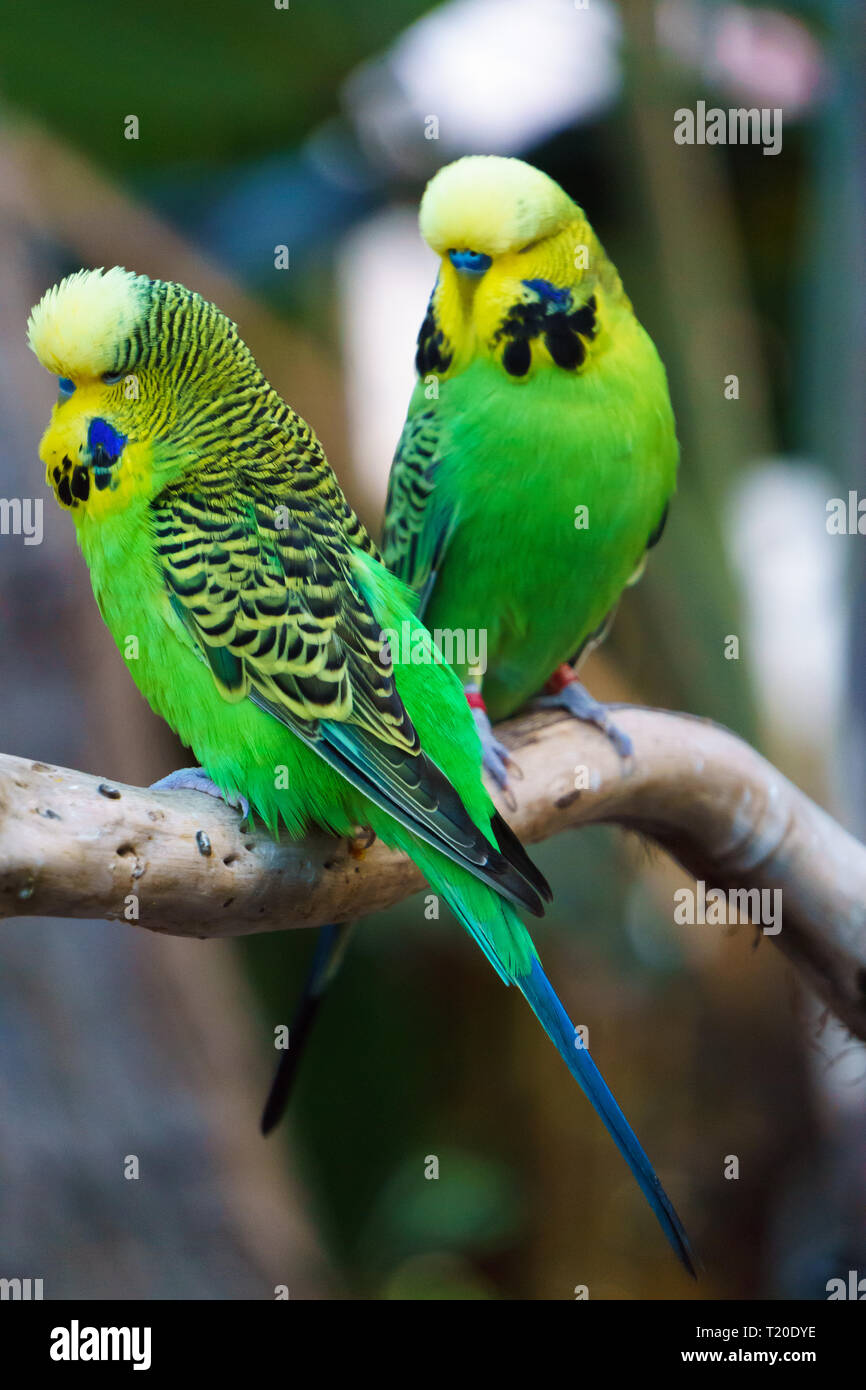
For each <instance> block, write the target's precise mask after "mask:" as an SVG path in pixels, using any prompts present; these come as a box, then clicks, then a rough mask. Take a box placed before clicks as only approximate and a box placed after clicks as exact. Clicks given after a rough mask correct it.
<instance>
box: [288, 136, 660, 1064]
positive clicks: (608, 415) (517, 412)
mask: <svg viewBox="0 0 866 1390" xmlns="http://www.w3.org/2000/svg"><path fill="white" fill-rule="evenodd" d="M419 220H420V227H421V233H422V235H423V237H424V239H425V240H426V241H427V243H428V245H429V246H430V247H431V248H432V249H433V250H434V251H435V252H436V253H437V255H438V256H439V258H440V263H439V270H438V275H437V278H436V283H435V286H434V289H433V293H432V296H431V298H430V302H429V305H428V308H427V312H426V315H425V317H424V320H423V322H422V324H421V330H420V332H419V335H418V344H417V353H416V358H415V365H416V369H417V374H418V380H417V383H416V386H415V390H414V393H413V395H412V398H411V401H410V403H409V413H408V418H407V420H406V424H405V426H404V428H403V432H402V436H401V438H400V442H399V444H398V447H397V452H396V456H395V459H394V463H393V467H392V470H391V478H390V485H389V489H388V501H387V507H386V514H385V527H384V539H383V546H382V550H383V557H384V559H385V561H386V563H387V564H388V566H389V567H390V568H391V570H392V571H393V572H394V573H395V574H397V575H398V576H399V577H400V578H401V579H403V580H405V581H406V582H407V583H408V584H410V585H411V586H412V588H413V589H415V590H416V591H417V592H418V594H419V600H420V601H419V612H420V613H421V614H422V615H423V617H424V621H425V623H426V624H427V626H428V628H430V629H431V630H432V631H433V632H434V633H437V632H438V633H440V634H443V635H447V636H448V637H449V640H450V642H451V654H452V655H453V656H454V657H455V660H454V666H455V669H456V670H457V672H458V674H459V676H460V679H461V681H462V683H463V686H464V689H465V691H466V695H467V699H468V701H469V704H470V705H471V707H472V710H473V714H474V717H475V720H476V724H477V727H478V731H479V734H480V736H481V740H482V748H483V758H484V765H485V767H486V768H487V770H488V772H489V773H490V774H491V775H492V776H493V777H494V779H495V780H496V781H497V782H498V783H499V784H500V786H501V787H502V788H503V789H504V790H505V792H506V795H507V796H510V795H511V792H510V787H509V785H508V763H509V757H508V753H507V751H506V749H505V747H504V745H503V744H502V743H501V742H500V740H499V739H497V738H496V735H495V733H494V731H493V728H492V725H491V719H492V720H494V721H496V720H500V719H504V718H506V717H507V716H508V715H510V714H513V713H514V712H515V710H517V709H519V708H520V706H521V705H523V704H525V703H526V701H527V700H529V699H530V697H531V696H533V695H537V696H538V700H537V703H538V704H540V705H542V706H544V705H547V706H560V707H562V708H564V709H566V710H569V711H571V713H573V714H574V715H576V716H577V717H578V718H580V719H585V720H588V721H589V722H591V723H593V724H597V725H598V726H599V727H600V728H601V729H603V730H604V732H605V733H606V734H607V736H608V737H609V738H610V739H611V741H612V742H613V744H614V746H615V747H616V748H617V750H618V751H619V752H620V754H622V755H624V756H625V755H628V754H629V753H630V752H631V744H630V742H629V740H628V738H627V737H626V736H625V735H624V734H622V733H621V731H620V730H619V729H617V727H616V725H615V724H614V723H613V721H612V720H611V719H610V716H609V714H608V711H607V710H606V709H605V707H604V706H603V705H601V704H599V703H598V702H597V701H596V700H593V699H592V697H591V696H590V695H589V694H588V693H587V691H586V690H585V689H584V687H583V686H582V685H581V684H580V682H579V681H578V680H577V678H576V675H575V669H574V668H575V666H576V665H577V664H578V662H579V660H580V658H581V657H582V656H585V655H586V654H587V653H588V652H589V650H590V649H591V648H592V647H593V646H594V645H595V644H596V643H597V642H598V641H600V640H601V638H602V637H603V635H604V633H605V631H606V630H607V628H608V626H609V624H610V621H611V619H612V617H613V613H614V610H615V608H616V604H617V601H618V599H619V597H620V595H621V593H622V591H623V589H624V588H625V586H626V585H627V584H628V583H630V582H632V581H633V580H634V579H636V578H637V577H638V576H639V574H640V571H641V569H642V566H643V563H644V560H645V557H646V554H647V551H648V550H649V549H650V547H651V546H653V545H654V544H655V543H656V541H657V540H658V539H659V537H660V536H661V532H662V528H663V526H664V521H665V517H666V515H667V508H668V503H669V500H670V497H671V494H672V492H673V490H674V485H675V481H676V468H677V454H678V450H677V441H676V433H675V429H674V418H673V412H672V409H671V403H670V397H669V395H668V386H667V380H666V377H665V371H664V367H663V366H662V364H661V361H660V360H659V356H658V353H657V352H656V350H655V347H654V346H653V344H652V341H651V340H650V338H649V336H648V335H647V333H646V332H645V331H644V329H643V328H642V327H641V325H640V324H639V323H638V321H637V319H636V317H635V314H634V311H633V309H632V306H631V304H630V302H629V300H628V298H627V297H626V295H625V292H624V290H623V288H622V284H621V282H620V278H619V276H618V274H617V272H616V270H615V269H614V267H613V265H612V264H611V262H610V261H609V260H608V258H607V256H606V255H605V253H604V250H603V249H602V247H601V245H600V243H599V241H598V239H597V237H596V236H595V233H594V232H593V230H592V228H591V226H590V225H589V223H588V221H587V219H586V216H585V215H584V213H583V212H582V211H581V209H580V208H579V207H578V206H577V204H576V203H575V202H573V201H572V199H571V198H569V197H568V195H567V194H566V193H565V192H564V191H563V190H562V189H561V188H560V187H559V185H558V184H556V183H555V182H554V181H553V179H551V178H549V177H548V176H547V175H546V174H543V173H542V172H541V171H540V170H538V169H534V168H532V167H531V166H530V165H528V164H525V163H523V162H522V161H521V160H518V159H505V158H501V157H499V156H485V155H480V156H469V157H467V158H465V159H460V160H457V161H456V163H454V164H449V165H447V166H446V167H445V168H443V169H441V170H440V171H439V172H438V173H437V174H436V175H435V176H434V178H433V179H431V181H430V183H429V184H428V186H427V189H426V191H425V193H424V196H423V198H422V201H421V209H420V219H419ZM443 645H444V644H443ZM479 654H481V655H482V657H483V662H482V663H481V664H482V665H483V669H473V665H472V663H473V661H475V660H476V659H477V658H478V656H479ZM542 690H545V691H546V693H544V694H539V692H541V691H542ZM337 945H339V946H340V947H342V946H343V945H344V941H343V938H342V937H341V938H340V939H339V941H338V942H337V943H336V944H335V946H334V952H335V953H336V947H337ZM333 968H334V962H333V961H331V960H330V959H329V958H328V956H327V955H322V954H321V953H320V954H319V956H318V959H317V967H316V973H315V974H314V976H313V977H312V981H311V984H312V988H313V989H314V990H317V991H318V992H319V993H318V994H317V996H316V997H319V994H320V992H321V987H322V984H321V982H322V980H323V979H324V978H326V977H329V976H330V975H331V974H333ZM309 992H310V987H309V986H308V995H309ZM308 1012H309V1006H308V1002H307V999H306V997H305V1001H304V1003H303V1004H302V1006H301V1013H302V1014H303V1015H306V1014H307V1013H308ZM296 1060H297V1054H296Z"/></svg>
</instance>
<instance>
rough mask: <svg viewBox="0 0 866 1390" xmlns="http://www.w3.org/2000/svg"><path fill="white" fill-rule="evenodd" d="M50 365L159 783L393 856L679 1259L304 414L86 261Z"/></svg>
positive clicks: (151, 289) (494, 819) (75, 490)
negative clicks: (542, 1056)
mask: <svg viewBox="0 0 866 1390" xmlns="http://www.w3.org/2000/svg"><path fill="white" fill-rule="evenodd" d="M29 336H30V343H31V346H32V347H33V349H34V351H35V352H36V354H37V356H38V357H39V359H40V361H41V362H42V364H43V366H45V367H46V368H47V369H48V370H49V371H50V372H53V373H54V374H55V375H57V377H58V378H59V393H60V398H59V400H58V403H57V405H56V406H55V408H54V411H53V414H52V418H51V423H50V424H49V427H48V429H47V431H46V433H45V435H44V438H43V440H42V446H41V457H42V459H43V461H44V463H45V466H46V470H47V478H48V482H49V484H50V485H51V487H52V488H53V490H54V493H55V495H56V497H57V500H58V502H59V503H60V505H61V506H62V507H63V508H64V509H66V510H68V511H69V512H70V514H71V516H72V519H73V521H74V523H75V528H76V533H77V537H78V542H79V545H80V547H81V550H82V553H83V554H84V557H85V559H86V561H87V563H88V566H89V568H90V574H91V579H92V583H93V590H94V594H95V596H96V600H97V603H98V604H99V607H100V611H101V612H102V615H103V617H104V619H105V621H106V623H107V624H108V627H109V629H110V630H111V632H112V635H113V636H114V639H115V641H116V642H117V644H118V646H119V647H120V650H121V652H124V653H127V652H129V651H130V644H129V640H128V639H129V638H130V637H132V636H134V637H136V638H137V643H136V647H137V655H136V657H135V659H132V658H131V656H130V657H129V658H128V659H127V664H128V668H129V671H130V674H131V675H132V676H133V678H134V680H135V681H136V684H137V685H138V686H139V688H140V689H141V691H142V693H143V694H144V695H145V696H146V698H147V699H148V700H149V702H150V704H151V705H152V706H153V708H154V709H155V710H156V711H157V712H158V713H159V714H161V715H162V716H163V717H164V718H165V719H166V720H167V721H168V722H169V724H170V725H171V726H172V728H174V729H175V730H176V731H177V733H178V734H179V736H180V737H181V739H182V740H183V741H184V742H185V743H186V744H188V745H189V746H190V747H191V748H192V749H193V750H194V752H195V754H196V756H197V758H198V759H199V761H200V763H201V768H200V769H190V770H187V772H186V773H184V774H183V775H182V776H181V777H179V778H178V779H176V782H175V784H176V785H193V786H199V787H200V788H201V789H202V790H204V791H210V792H212V793H217V794H221V795H223V796H224V797H225V798H226V799H227V800H237V799H241V800H242V801H243V802H245V803H249V806H251V807H252V809H253V811H255V812H256V813H257V814H258V815H259V816H260V817H261V818H262V819H263V820H264V822H265V823H266V824H267V825H268V826H270V827H271V828H272V829H274V830H276V829H277V827H278V826H279V824H280V823H281V822H282V823H283V824H284V825H285V826H286V827H287V828H288V830H289V832H290V833H291V834H293V835H300V834H302V833H303V832H304V831H305V830H306V829H307V828H308V827H310V826H312V825H316V826H321V827H323V828H325V829H326V830H329V831H331V832H333V833H334V834H337V835H351V834H352V833H353V832H354V831H355V829H356V827H357V826H359V825H369V826H371V827H372V829H373V830H374V831H375V833H376V834H377V835H378V836H380V837H381V839H382V840H384V841H385V842H386V843H387V844H389V845H394V846H398V847H399V848H401V849H403V850H404V851H406V852H407V853H408V854H409V855H410V856H411V857H412V859H413V860H414V861H415V862H416V863H417V864H418V866H419V867H420V868H421V870H422V872H423V873H424V874H425V876H426V877H427V879H428V881H429V883H430V884H431V886H432V887H433V889H434V890H435V891H436V892H437V893H440V894H441V895H442V897H443V898H444V899H445V900H446V902H447V903H448V904H449V905H450V907H451V908H452V910H453V911H454V913H455V914H456V916H457V917H458V918H459V920H460V921H461V922H462V923H463V925H464V926H465V927H466V928H467V929H468V931H469V932H470V934H471V935H472V936H473V937H474V939H475V941H476V942H477V943H478V945H479V946H480V947H481V949H482V950H483V952H484V953H485V955H486V956H487V958H488V959H489V960H490V962H491V963H492V964H493V966H494V968H495V969H496V970H497V971H498V973H499V974H500V976H501V977H502V978H503V979H504V980H505V981H506V982H514V983H516V984H517V985H518V987H519V988H520V990H521V992H522V993H523V994H524V995H525V997H526V998H527V1000H528V1002H529V1003H530V1005H531V1007H532V1009H533V1011H534V1012H535V1014H536V1016H537V1017H538V1018H539V1020H540V1022H541V1023H542V1025H543V1027H544V1028H545V1030H546V1031H547V1033H548V1035H549V1036H550V1038H551V1039H552V1041H553V1042H554V1044H555V1046H556V1047H557V1049H558V1051H559V1052H560V1054H561V1055H562V1057H563V1058H564V1060H565V1061H566V1063H567V1065H568V1067H569V1069H570V1070H571V1072H572V1073H573V1075H574V1076H575V1077H576V1079H577V1080H578V1081H579V1082H580V1084H581V1086H582V1087H583V1089H584V1091H585V1092H586V1093H587V1095H588V1096H589V1097H590V1099H591V1100H592V1102H593V1104H594V1105H595V1106H596V1108H597V1109H598V1111H599V1113H600V1114H601V1116H602V1118H603V1120H604V1122H605V1124H606V1125H607V1127H608V1129H609V1130H610V1132H611V1134H612V1136H613V1138H614V1140H615V1141H616V1143H617V1145H618V1147H619V1148H620V1151H621V1152H622V1153H623V1155H624V1156H625V1158H626V1160H627V1161H628V1163H629V1165H630V1166H631V1168H632V1171H633V1172H634V1173H635V1176H636V1178H637V1180H638V1182H639V1184H640V1186H641V1188H642V1190H643V1191H644V1193H645V1195H646V1197H647V1199H648V1201H649V1202H650V1204H651V1205H652V1207H653V1210H654V1211H655V1213H656V1215H657V1217H658V1219H659V1221H660V1223H661V1225H662V1227H663V1229H664V1231H665V1234H666V1235H667V1237H668V1239H669V1240H670V1242H671V1244H672V1245H673V1247H674V1249H675V1250H676V1251H677V1253H678V1255H679V1256H680V1258H681V1259H682V1260H683V1262H684V1263H685V1264H686V1266H687V1267H688V1268H690V1269H691V1262H690V1257H689V1252H688V1245H687V1242H686V1238H685V1235H684V1233H683V1230H682V1227H681V1225H680V1223H679V1220H678V1218H677V1216H676V1213H675V1212H674V1210H673V1208H672V1206H671V1203H670V1201H669V1199H668V1198H667V1196H666V1194H665V1193H664V1191H663V1189H662V1187H661V1185H660V1183H659V1181H658V1178H657V1177H656V1176H655V1174H654V1172H653V1170H652V1167H651V1165H650V1163H649V1160H648V1159H647V1158H646V1155H645V1154H644V1153H643V1151H642V1149H641V1148H640V1146H639V1144H638V1142H637V1140H636V1138H635V1136H634V1134H633V1133H632V1131H631V1129H630V1128H629V1126H628V1124H627V1122H626V1120H625V1118H624V1116H623V1115H622V1112H621V1111H620V1110H619V1107H618V1106H617V1105H616V1102H615V1101H614V1099H613V1097H612V1095H611V1094H610V1091H609V1090H608V1088H607V1087H606V1085H605V1083H604V1081H603V1080H602V1078H601V1076H600V1074H599V1073H598V1071H597V1069H596V1067H595V1065H594V1063H593V1062H592V1060H591V1058H590V1056H589V1053H588V1052H587V1051H586V1050H585V1049H584V1048H582V1047H580V1046H576V1045H575V1041H576V1035H575V1030H574V1028H573V1026H572V1024H571V1023H570V1021H569V1019H568V1017H567V1015H566V1013H565V1011H564V1010H563V1008H562V1006H561V1004H560V1003H559V1001H558V999H557V997H556V995H555V993H554V992H553V990H552V988H551V986H550V984H549V982H548V981H547V979H546V977H545V975H544V973H543V971H542V970H541V967H540V965H539V963H538V958H537V955H536V952H535V949H534V947H533V945H532V941H531V939H530V936H529V933H528V932H527V930H526V928H525V926H524V924H523V922H522V921H521V919H520V917H519V916H518V914H517V911H516V910H515V904H519V905H521V906H524V907H526V908H528V909H529V910H530V911H532V912H535V913H540V912H541V910H542V905H541V897H544V896H547V895H548V889H547V885H546V883H545V881H544V879H543V877H542V876H541V874H540V873H539V872H538V870H537V869H535V867H534V866H533V865H532V863H531V861H530V860H529V858H528V856H527V855H526V853H525V851H524V850H523V849H522V847H521V845H520V844H519V841H517V839H516V837H515V836H514V835H513V834H512V832H511V831H510V830H509V829H508V827H507V825H506V824H505V823H504V821H502V819H501V817H499V816H498V814H497V813H496V812H495V809H494V807H493V804H492V802H491V800H490V798H489V796H488V794H487V792H486V790H485V789H484V786H483V783H482V780H481V775H480V774H481V748H480V744H479V739H478V735H477V733H476V729H475V726H474V723H473V720H472V717H471V714H470V711H469V709H468V707H467V704H466V701H465V699H464V696H463V692H462V689H461V686H460V682H459V681H458V680H457V678H456V677H455V676H454V674H453V673H452V672H451V670H450V669H449V668H448V667H447V666H445V665H443V664H437V663H435V662H434V663H432V664H431V663H430V662H424V663H420V664H412V663H411V662H409V663H406V664H403V665H393V664H392V659H391V652H390V648H389V646H388V643H387V641H385V640H384V638H383V634H384V632H385V631H394V630H397V631H400V630H401V625H402V624H403V623H409V624H410V626H411V628H412V630H413V632H417V631H418V630H419V629H420V627H421V625H420V623H419V621H418V619H417V617H416V616H415V614H414V612H413V608H412V603H411V602H410V599H409V596H408V590H407V589H406V588H405V586H404V585H403V584H402V583H401V582H400V581H399V580H397V579H396V578H395V577H394V576H393V575H391V574H390V573H389V572H388V570H387V569H386V568H385V567H384V565H383V564H382V563H381V561H380V559H379V556H378V554H377V552H376V549H375V546H374V545H373V543H372V541H371V540H370V538H369V537H368V536H367V534H366V532H365V531H364V529H363V527H362V526H361V524H360V522H359V520H358V518H357V517H356V516H355V514H354V513H353V511H352V510H351V508H350V507H349V505H348V503H347V502H346V500H345V498H344V497H343V494H342V492H341V491H340V488H339V485H338V483H337V480H336V478H335V476H334V474H333V472H332V471H331V469H330V467H329V465H328V463H327V460H326V459H325V457H324V454H323V452H322V449H321V446H320V445H319V443H318V441H317V439H316V437H315V435H314V434H313V432H312V430H311V429H310V428H309V426H307V425H306V424H305V423H304V422H303V421H302V420H301V419H300V418H299V417H298V416H297V415H296V414H295V413H294V411H292V410H291V408H290V407H289V406H287V405H286V403H285V402H284V401H283V400H282V399H281V398H280V396H279V395H278V394H277V393H276V392H275V391H274V390H273V389H272V388H271V387H270V386H269V384H268V383H267V381H266V380H265V379H264V377H263V376H262V373H261V372H260V370H259V368H258V367H257V365H256V363H255V361H254V359H253V357H252V355H251V353H250V352H249V350H248V348H247V347H246V346H245V344H244V343H243V342H242V340H241V339H240V337H239V335H238V333H237V330H236V328H235V326H234V324H232V323H231V322H230V321H229V320H228V319H227V318H226V317H225V315H223V314H222V313H220V311H219V310H218V309H217V308H215V306H213V305H211V304H208V303H206V302H205V301H204V300H202V299H201V298H200V297H199V296H198V295H196V294H194V293H192V292H190V291H189V290H187V289H185V288H183V287H182V286H180V285H174V284H167V283H163V282H160V281H154V280H150V279H148V278H147V277H145V276H136V275H133V274H131V273H129V272H127V271H124V270H121V269H120V268H115V269H113V270H110V271H108V272H107V273H102V272H101V271H82V272H80V273H78V274H77V275H73V276H70V277H69V278H68V279H67V280H65V281H63V282H62V283H61V284H60V285H59V286H57V287H55V288H54V289H52V290H49V291H48V293H47V294H46V295H45V296H44V297H43V299H42V300H41V301H40V303H39V305H38V306H37V307H36V308H35V309H34V311H33V314H32V316H31V319H30V324H29Z"/></svg>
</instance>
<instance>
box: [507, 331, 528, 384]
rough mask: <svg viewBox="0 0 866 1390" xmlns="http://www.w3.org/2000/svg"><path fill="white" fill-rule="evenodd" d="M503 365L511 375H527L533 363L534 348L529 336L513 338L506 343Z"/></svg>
mask: <svg viewBox="0 0 866 1390" xmlns="http://www.w3.org/2000/svg"><path fill="white" fill-rule="evenodd" d="M502 365H503V367H504V368H505V370H506V371H507V372H508V375H509V376H526V373H527V372H528V371H529V368H530V366H531V365H532V348H531V347H530V346H529V339H528V338H512V340H511V342H510V343H506V345H505V351H504V352H503V354H502Z"/></svg>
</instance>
